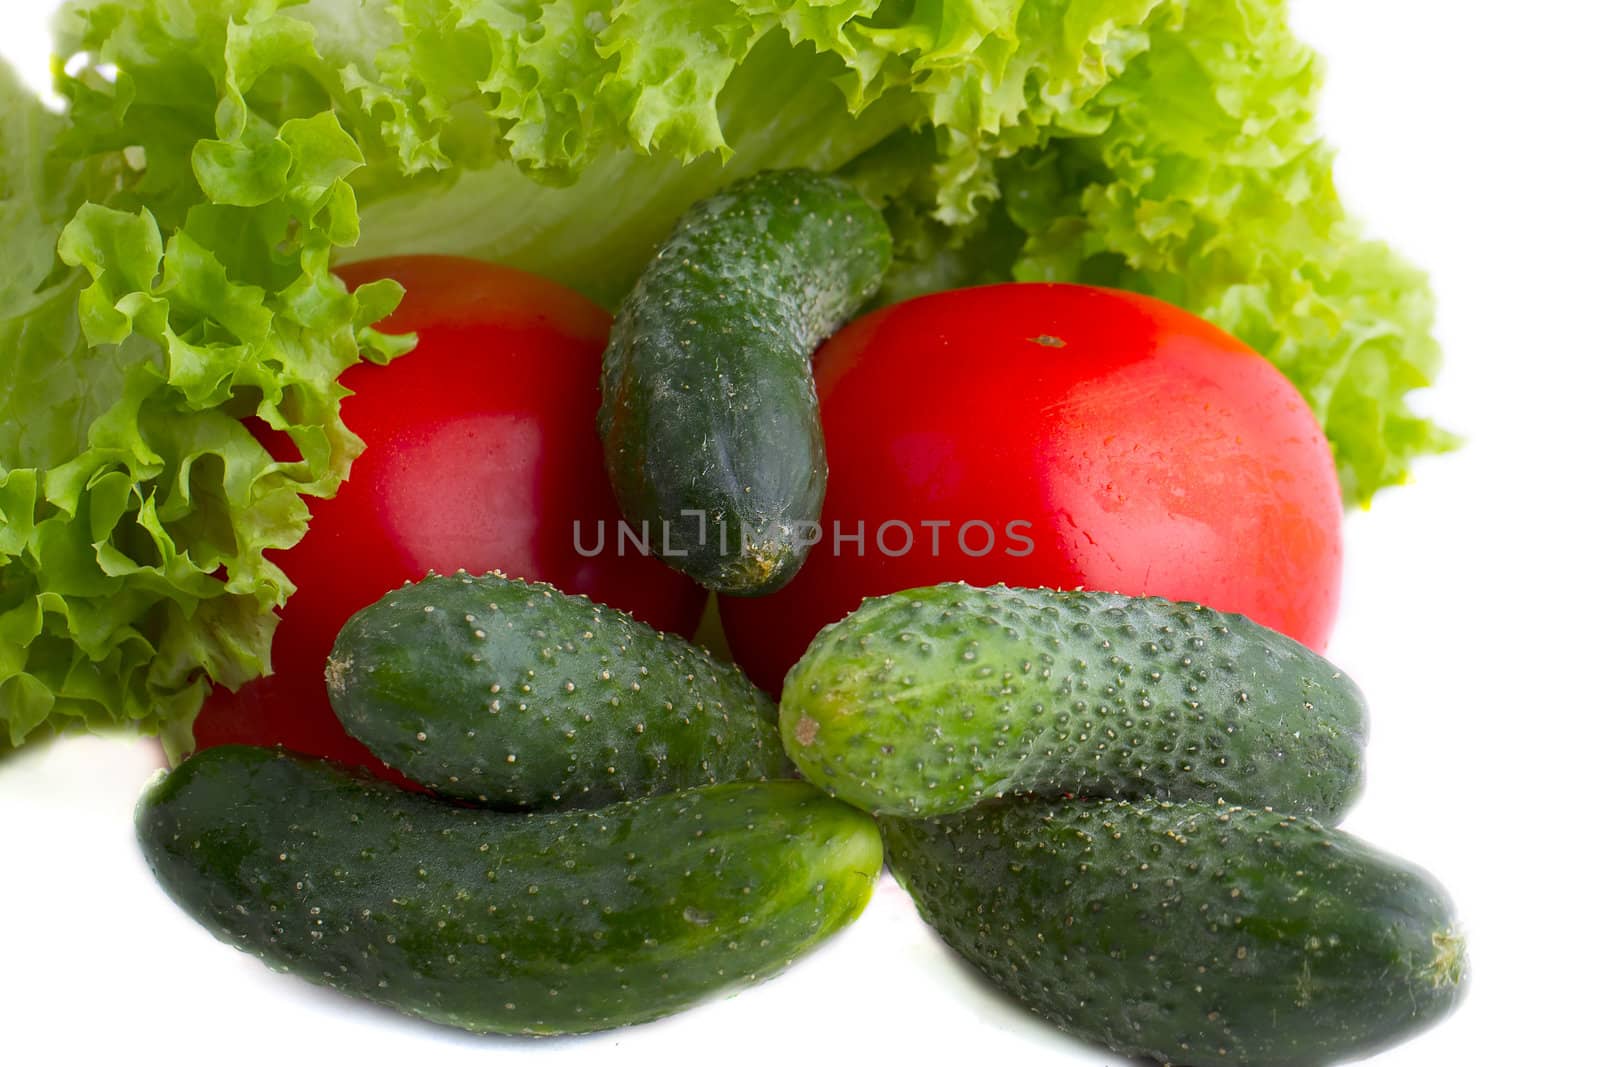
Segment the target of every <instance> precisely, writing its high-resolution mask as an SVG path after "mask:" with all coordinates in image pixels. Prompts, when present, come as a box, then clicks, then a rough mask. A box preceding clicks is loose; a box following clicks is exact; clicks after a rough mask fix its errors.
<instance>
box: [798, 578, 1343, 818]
mask: <svg viewBox="0 0 1600 1067" xmlns="http://www.w3.org/2000/svg"><path fill="white" fill-rule="evenodd" d="M781 717H782V727H783V744H784V747H785V748H787V749H788V751H789V756H790V758H791V759H793V760H794V762H795V765H796V766H798V767H799V768H800V771H801V773H802V774H804V775H805V776H806V777H807V778H809V779H810V780H811V781H812V782H813V783H815V784H816V785H817V786H818V787H820V788H822V789H825V790H827V791H828V792H829V793H831V794H833V795H835V796H837V797H839V798H841V799H843V800H846V801H848V802H849V803H851V804H854V805H855V806H856V807H858V808H862V809H864V810H866V811H871V812H875V813H881V814H889V815H942V814H945V813H947V812H953V811H960V810H962V809H964V808H969V807H971V806H972V805H974V804H976V803H977V802H978V801H980V800H983V799H985V798H989V797H999V796H1004V795H1006V794H1008V793H1019V792H1040V793H1050V794H1055V795H1060V794H1063V793H1065V794H1070V795H1075V796H1090V797H1102V798H1125V799H1130V800H1136V799H1139V798H1141V797H1155V798H1158V799H1167V798H1173V799H1189V798H1197V797H1198V798H1208V799H1209V798H1217V797H1222V798H1225V799H1227V800H1229V801H1234V802H1242V803H1249V804H1255V805H1270V806H1271V807H1273V808H1275V809H1277V810H1278V811H1284V812H1294V813H1299V814H1307V815H1314V816H1317V817H1318V818H1323V819H1329V820H1333V819H1337V818H1338V817H1339V816H1340V815H1342V814H1343V813H1344V812H1345V810H1346V809H1347V808H1348V807H1349V806H1350V804H1351V803H1353V802H1354V800H1355V798H1356V795H1357V794H1358V793H1359V792H1360V789H1361V773H1362V763H1361V758H1362V750H1363V747H1364V745H1365V742H1366V720H1367V710H1366V702H1365V700H1363V699H1362V696H1361V692H1360V690H1358V689H1357V688H1356V687H1355V685H1354V683H1352V682H1351V681H1350V679H1349V678H1347V677H1346V676H1345V675H1344V674H1342V673H1340V671H1339V670H1338V669H1337V668H1335V667H1334V666H1333V665H1332V664H1330V663H1328V661H1326V660H1324V659H1323V658H1322V657H1320V656H1318V655H1317V654H1316V653H1314V652H1311V651H1310V650H1309V649H1307V648H1305V647H1304V646H1302V645H1299V644H1296V643H1295V642H1294V641H1291V640H1290V639H1289V638H1287V637H1284V636H1283V635H1282V634H1278V633H1274V632H1273V631H1271V630H1268V629H1265V628H1264V627H1260V626H1257V625H1256V624H1255V623H1253V622H1251V621H1250V620H1249V619H1246V618H1243V617H1242V616H1238V615H1225V614H1222V613H1220V612H1216V611H1212V610H1211V609H1210V608H1206V607H1202V606H1200V605H1198V604H1176V603H1172V602H1171V601H1166V600H1161V599H1159V598H1155V597H1145V598H1132V597H1125V596H1118V595H1115V594H1111V593H1086V592H1058V591H1056V590H1051V589H1008V588H1006V587H1004V586H995V587H993V588H988V589H974V588H972V587H971V586H967V585H961V584H949V585H940V586H934V587H931V588H927V589H910V590H906V591H904V592H901V593H895V594H893V595H891V596H886V597H878V598H875V599H872V600H868V601H867V602H866V603H865V604H863V605H862V606H861V608H860V609H859V610H858V611H856V612H855V613H854V614H852V615H850V616H849V617H847V618H846V619H844V620H843V621H842V622H839V623H836V624H834V625H832V626H829V627H828V628H827V629H825V630H823V631H822V633H821V634H820V635H818V637H817V640H816V642H815V643H813V644H812V646H811V648H810V649H809V650H807V652H806V654H805V657H804V658H803V659H801V661H800V662H799V663H798V664H797V665H796V666H795V668H794V670H793V671H791V672H790V674H789V678H788V681H787V682H786V683H785V685H784V689H783V706H782V711H781Z"/></svg>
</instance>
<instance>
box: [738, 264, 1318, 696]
mask: <svg viewBox="0 0 1600 1067" xmlns="http://www.w3.org/2000/svg"><path fill="white" fill-rule="evenodd" d="M816 376H817V390H818V393H819V395H820V397H821V400H822V421H823V432H824V435H825V437H826V439H827V449H828V465H829V482H828V493H827V499H826V502H825V504H824V508H823V521H822V531H821V534H822V543H821V544H819V545H818V546H817V547H816V548H815V549H814V550H813V551H812V553H811V556H810V558H809V560H808V562H807V563H806V565H805V566H804V567H803V568H802V569H801V571H800V573H799V575H798V576H797V577H796V578H795V579H794V581H793V582H791V583H790V584H789V585H788V586H787V587H786V588H784V589H783V590H782V591H780V592H778V593H777V594H775V595H773V596H769V597H763V598H760V599H752V600H741V599H736V598H732V597H724V598H722V599H721V611H722V619H723V625H724V628H725V629H726V632H727V635H728V639H729V644H730V646H731V647H732V649H733V652H734V655H735V657H736V658H737V659H738V661H739V663H740V664H741V665H743V666H744V668H745V669H746V670H747V671H749V672H750V674H751V676H752V677H753V678H755V679H756V681H757V682H759V683H760V684H761V685H763V686H764V687H766V688H767V689H769V690H772V691H774V692H775V691H776V690H777V689H778V687H779V686H780V685H781V684H782V680H783V675H784V673H785V672H786V671H787V669H788V668H789V666H790V665H791V664H792V663H794V661H795V660H796V659H798V658H799V656H800V653H801V652H802V651H803V650H804V649H805V646H806V644H807V643H808V642H809V641H810V640H811V638H812V637H813V636H814V635H815V634H816V633H817V631H818V630H819V629H821V628H822V627H823V626H824V625H825V624H827V623H829V622H833V621H834V620H836V619H839V618H841V617H843V616H844V615H846V614H847V613H849V612H850V611H851V610H853V609H854V608H855V607H856V606H857V605H859V604H860V602H861V600H862V599H863V598H864V597H867V596H874V595H880V594H883V593H889V592H893V591H894V590H897V589H905V588H910V587H913V586H921V585H930V584H934V583H937V582H941V581H953V580H957V579H964V580H966V581H968V582H972V583H974V584H993V583H997V582H1006V583H1009V584H1012V585H1044V586H1056V587H1061V588H1073V587H1078V586H1082V587H1085V588H1090V589H1102V590H1112V591H1118V592H1123V593H1128V594H1135V595H1139V594H1153V595H1160V596H1166V597H1170V598H1174V599H1186V600H1197V601H1200V602H1202V603H1205V604H1209V605H1211V606H1213V607H1216V608H1219V609H1222V610H1226V611H1236V612H1242V613H1243V614H1245V615H1248V616H1250V617H1251V618H1253V619H1254V620H1255V621H1257V622H1259V623H1262V624H1264V625H1267V626H1270V627H1273V628H1274V629H1277V630H1281V631H1283V632H1285V633H1287V634H1289V635H1290V636H1292V637H1295V638H1298V639H1299V640H1301V641H1302V642H1304V643H1306V644H1308V645H1310V646H1311V647H1313V648H1315V649H1319V650H1320V649H1322V648H1323V647H1325V645H1326V643H1327V640H1328V635H1329V631H1330V629H1331V627H1332V624H1333V618H1334V612H1335V609H1336V607H1337V604H1338V593H1339V570H1340V559H1341V548H1340V534H1339V524H1340V519H1341V516H1342V505H1341V502H1340V495H1339V483H1338V479H1337V477H1336V475H1335V471H1334V465H1333V459H1332V456H1331V454H1330V451H1329V448H1328V442H1327V440H1326V438H1324V436H1323V434H1322V430H1321V428H1320V426H1319V425H1318V423H1317V420H1316V418H1315V417H1314V416H1313V415H1312V414H1311V411H1310V410H1309V409H1308V408H1307V406H1306V404H1305V402H1304V400H1303V399H1302V398H1301V397H1300V395H1299V393H1297V392H1296V391H1295V388H1294V387H1293V385H1291V384H1290V383H1289V381H1288V380H1287V379H1285V378H1284V377H1283V375H1282V374H1280V373H1279V372H1278V371H1277V370H1276V369H1275V368H1274V367H1273V366H1272V365H1271V364H1270V363H1268V362H1267V361H1266V360H1265V359H1263V358H1261V357H1260V356H1259V355H1257V354H1255V353H1254V352H1252V351H1250V349H1248V348H1247V347H1245V345H1244V344H1242V343H1241V342H1239V341H1237V340H1235V339H1234V338H1232V337H1230V336H1228V335H1227V334H1225V333H1223V332H1222V331H1220V330H1218V329H1216V328H1215V327H1213V326H1211V325H1209V324H1207V323H1206V322H1204V321H1202V320H1201V319H1199V318H1196V317H1194V316H1193V315H1190V314H1188V313H1187V312H1184V311H1181V310H1179V309H1177V308H1174V307H1171V306H1169V305H1167V304H1164V303H1161V302H1159V301H1156V300H1152V299H1148V298H1146V297H1141V296H1136V295H1133V294H1129V293H1122V292H1114V291H1110V290H1100V289H1092V288H1087V287H1082V286H1073V285H1042V284H1015V285H997V286H989V287H983V288H976V289H966V290H958V291H954V292H946V293H938V294H934V295H932V296H927V297H922V298H920V299H917V300H912V301H908V302H906V303H903V304H899V305H897V306H894V307H891V308H886V309H883V310H881V311H878V312H876V313H874V314H871V315H868V316H866V317H865V318H863V319H860V320H858V321H857V322H855V323H853V324H851V325H850V326H848V327H847V328H846V329H844V330H843V331H841V332H840V333H839V334H838V335H836V336H835V337H834V338H833V339H832V340H830V341H829V342H828V343H827V344H825V345H823V347H822V348H821V350H820V351H819V352H818V354H817V357H816ZM941 524H942V525H941ZM858 535H859V537H860V540H856V538H857V536H858Z"/></svg>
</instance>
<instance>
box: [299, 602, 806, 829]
mask: <svg viewBox="0 0 1600 1067" xmlns="http://www.w3.org/2000/svg"><path fill="white" fill-rule="evenodd" d="M328 697H329V699H330V700H331V701H332V703H333V709H334V711H335V712H336V713H337V714H338V716H339V721H340V722H341V723H343V724H344V727H345V729H346V730H347V731H349V733H350V734H351V736H353V737H354V738H356V740H358V741H360V742H361V743H362V744H364V745H366V746H367V747H368V748H369V749H371V750H372V751H373V753H374V754H375V755H377V757H378V758H379V759H381V760H383V762H384V763H387V764H388V765H389V766H391V767H394V768H396V769H397V770H399V771H400V772H401V773H403V774H405V775H406V777H408V778H410V779H412V780H413V781H415V782H419V783H421V784H422V785H425V786H427V787H429V788H430V789H432V790H434V791H435V792H437V793H439V794H441V795H443V796H446V797H454V798H457V799H461V800H468V801H474V800H475V801H479V802H482V803H488V804H491V805H494V806H497V807H524V808H538V809H548V808H553V807H559V808H563V809H570V808H573V807H583V808H590V807H598V806H599V805H602V804H609V803H612V802H614V801H618V800H635V799H639V798H641V797H646V796H651V795H654V794H659V793H667V792H671V791H674V790H678V789H687V788H689V787H691V786H699V785H710V784H713V783H715V782H719V781H733V780H736V779H758V778H769V777H786V776H788V775H789V774H792V773H793V772H792V770H791V768H790V767H789V764H788V761H787V760H786V759H784V756H783V745H782V743H781V742H780V741H779V739H778V728H777V709H776V708H774V707H773V706H772V701H771V700H769V699H768V698H767V696H766V694H764V693H762V692H761V691H760V690H759V689H757V688H756V687H755V686H754V685H753V684H752V683H751V682H750V680H749V679H747V678H746V677H745V676H744V675H743V674H742V673H740V671H739V669H738V668H737V667H734V666H731V665H729V664H726V663H722V662H720V661H719V660H717V659H714V658H713V657H712V656H711V654H710V653H708V652H706V651H705V649H703V648H700V647H699V646H697V645H691V644H690V643H689V642H687V641H685V640H683V639H682V638H680V637H675V636H672V635H670V634H663V633H658V632H657V631H655V630H652V629H651V628H650V627H648V626H646V625H645V624H644V623H641V622H636V621H634V619H633V618H632V617H631V616H629V615H626V614H624V613H623V612H620V611H617V610H615V609H613V608H608V607H605V606H604V605H601V604H595V603H593V602H591V601H590V600H589V599H588V598H587V597H581V596H568V595H566V594H564V593H561V592H559V591H558V590H556V589H554V588H552V587H551V586H548V585H542V584H540V585H529V584H527V583H525V582H520V581H515V580H512V579H509V578H505V577H502V576H499V575H488V576H485V577H479V578H475V577H473V576H471V575H468V574H458V575H455V576H452V577H448V578H446V577H439V576H434V577H429V578H425V579H423V580H422V581H420V582H417V583H414V584H411V585H406V586H403V587H402V588H400V589H397V590H395V591H394V592H392V593H390V594H388V595H387V596H385V597H384V598H383V599H382V600H379V601H378V602H377V603H376V604H373V605H372V606H370V607H367V608H363V609H362V610H361V611H358V612H357V613H356V614H355V615H353V616H352V617H351V618H350V620H349V621H348V622H347V623H345V625H344V628H343V629H342V630H340V631H339V636H338V638H337V640H335V641H334V645H333V653H332V655H331V656H329V659H328Z"/></svg>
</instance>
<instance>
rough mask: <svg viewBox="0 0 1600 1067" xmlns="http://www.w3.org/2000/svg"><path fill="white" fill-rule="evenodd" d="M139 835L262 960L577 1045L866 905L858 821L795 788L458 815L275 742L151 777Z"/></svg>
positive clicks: (776, 956)
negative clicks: (574, 1037) (573, 1036)
mask: <svg viewBox="0 0 1600 1067" xmlns="http://www.w3.org/2000/svg"><path fill="white" fill-rule="evenodd" d="M137 826H138V836H139V842H140V845H141V847H142V848H143V849H144V853H145V856H146V858H147V859H148V860H149V862H150V865H151V867H152V868H153V869H154V871H155V874H156V877H157V879H158V880H159V881H160V883H161V885H162V887H163V888H164V889H165V890H166V891H167V893H168V894H169V895H170V896H171V897H172V898H173V899H174V900H175V901H177V902H178V903H179V904H180V905H181V906H182V907H183V908H184V909H185V910H186V911H188V912H189V913H190V914H191V915H193V916H194V917H195V918H196V919H198V920H199V921H200V922H201V923H202V924H204V925H205V926H206V927H207V928H208V929H210V930H211V932H212V933H213V934H215V935H216V936H217V937H219V938H220V939H222V940H224V941H227V942H229V943H231V944H233V945H235V946H236V947H238V948H240V949H243V950H245V951H247V952H251V953H253V954H255V955H257V956H259V957H261V958H262V959H263V960H265V961H266V962H267V963H269V964H271V965H272V966H273V967H275V968H278V969H280V970H284V971H289V972H291V973H294V974H297V975H299V976H300V977H302V978H306V979H309V980H310V981H313V982H317V983H320V984H323V985H329V986H332V987H334V988H336V989H339V990H341V991H343V992H346V993H351V994H354V995H357V996H360V997H363V998H366V999H368V1000H372V1001H375V1002H377V1003H379V1004H383V1005H386V1006H388V1007H392V1008H396V1009H399V1010H401V1011H404V1012H407V1013H409V1014H412V1015H417V1016H421V1017H423V1018H425V1019H431V1020H433V1021H435V1022H440V1023H445V1024H448V1025H451V1026H458V1027H464V1028H466V1029H470V1030H479V1031H490V1032H497V1033H514V1034H559V1033H582V1032H587V1031H591V1030H601V1029H607V1028H610V1027H614V1026H623V1025H627V1024H630V1023H637V1022H643V1021H644V1020H647V1019H653V1018H656V1017H658V1016H661V1015H665V1014H668V1013H669V1012H673V1011H677V1010H679V1009H681V1008H685V1007H687V1006H689V1005H691V1004H693V1003H694V1002H695V1001H697V1000H700V999H702V998H704V997H705V996H707V995H709V994H712V993H715V992H718V991H723V990H728V989H731V988H734V987H736V986H738V985H741V984H744V983H748V982H753V981H756V980H758V979H761V978H763V977H766V976H768V975H771V974H773V973H774V972H776V971H778V970H780V969H781V968H783V967H784V966H785V965H786V964H788V963H789V962H790V961H791V960H793V959H794V958H795V957H796V956H798V955H799V954H800V953H802V952H804V951H806V950H807V949H808V948H810V947H812V946H813V945H815V944H817V943H818V942H819V941H821V940H822V939H823V938H825V937H827V936H828V935H829V934H831V933H832V932H834V931H836V930H838V929H840V928H841V927H843V926H845V925H846V924H848V923H849V922H850V921H851V920H852V919H854V918H855V916H856V915H857V914H858V913H859V912H860V911H861V909H862V908H863V907H864V906H865V904H866V902H867V899H868V897H869V895H870V894H871V891H872V886H873V881H874V879H875V877H876V875H877V873H878V870H879V866H880V863H881V859H882V852H881V847H882V846H881V844H880V841H879V837H878V831H877V829H876V827H874V826H873V824H872V821H871V820H870V819H869V818H868V817H867V816H865V815H862V814H861V813H859V812H857V811H855V810H854V809H852V808H849V807H847V806H846V805H843V804H840V803H838V802H837V801H834V800H829V799H828V798H827V797H825V796H823V795H822V794H821V793H819V792H817V791H816V790H815V789H813V788H812V787H810V786H809V785H806V784H805V783H804V782H797V781H784V782H736V783H729V784H726V785H719V786H705V787H702V788H699V789H692V790H687V791H684V792H681V793H673V794H669V795H666V796H658V797H650V798H648V799H644V800H636V801H626V802H623V803H618V804H614V805H611V806H609V807H606V808H601V809H599V810H595V811H580V812H559V813H543V814H529V813H520V812H498V811H486V810H481V809H471V808H462V807H456V806H453V805H450V804H446V803H443V802H441V801H438V800H433V799H431V798H428V797H424V796H420V795H417V794H414V793H407V792H405V791H403V790H401V789H399V788H398V787H395V786H390V785H388V784H386V783H380V782H377V781H374V780H372V779H370V778H367V777H365V776H357V775H353V774H351V773H349V772H347V771H345V770H343V769H341V768H339V767H336V766H334V765H332V764H327V763H322V762H318V761H315V760H309V759H304V758H301V757H295V756H288V755H284V754H282V753H279V752H273V751H269V750H266V749H258V748H244V747H231V748H230V747H224V748H216V749H210V750H207V751H205V752H202V753H200V754H199V755H197V756H194V757H192V758H191V759H189V760H187V761H186V762H184V763H182V764H180V765H179V766H178V768H177V769H176V770H174V771H172V772H171V773H170V774H168V775H166V776H165V777H164V778H163V779H161V780H160V781H159V782H157V783H156V784H155V785H153V786H152V787H151V788H150V789H149V790H148V791H147V792H146V794H145V796H144V797H143V799H142V800H141V802H140V805H139V811H138V816H137Z"/></svg>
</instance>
